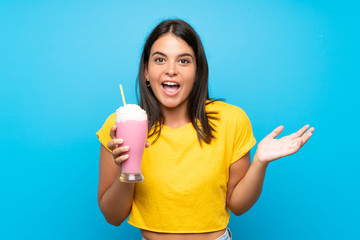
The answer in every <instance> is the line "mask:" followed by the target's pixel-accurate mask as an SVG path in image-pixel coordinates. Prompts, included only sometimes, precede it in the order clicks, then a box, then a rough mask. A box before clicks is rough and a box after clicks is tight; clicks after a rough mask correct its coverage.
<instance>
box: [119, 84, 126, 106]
mask: <svg viewBox="0 0 360 240" xmlns="http://www.w3.org/2000/svg"><path fill="white" fill-rule="evenodd" d="M120 92H121V97H122V100H123V103H124V106H125V105H126V102H125V95H124V91H123V88H122V85H121V84H120Z"/></svg>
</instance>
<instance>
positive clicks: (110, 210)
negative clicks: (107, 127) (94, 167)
mask: <svg viewBox="0 0 360 240" xmlns="http://www.w3.org/2000/svg"><path fill="white" fill-rule="evenodd" d="M115 131H116V126H114V127H113V128H111V133H110V135H111V137H112V140H111V141H109V143H108V144H107V146H108V148H109V149H112V151H113V152H112V153H110V152H109V151H108V150H107V149H106V148H105V147H104V146H103V145H101V147H100V167H99V168H100V172H99V186H98V203H99V206H100V210H101V212H102V213H103V215H104V217H105V219H106V221H107V222H108V223H110V224H112V225H115V226H119V225H120V224H121V223H122V222H123V221H124V220H125V219H126V218H127V216H128V215H129V213H130V210H131V206H132V202H133V195H134V189H135V183H122V182H120V181H119V177H120V173H121V167H120V166H121V163H122V162H123V161H125V160H126V159H127V156H126V155H124V154H125V153H126V151H127V149H126V147H125V146H120V147H117V146H118V145H120V144H121V143H122V139H116V138H114V135H115Z"/></svg>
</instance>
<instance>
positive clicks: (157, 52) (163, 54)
mask: <svg viewBox="0 0 360 240" xmlns="http://www.w3.org/2000/svg"><path fill="white" fill-rule="evenodd" d="M155 54H159V55H161V56H164V57H167V56H166V54H165V53H162V52H159V51H156V52H154V53H153V54H152V55H151V57H153V56H154V55H155ZM185 56H189V57H191V58H194V57H193V55H191V54H190V53H182V54H179V55H178V57H185Z"/></svg>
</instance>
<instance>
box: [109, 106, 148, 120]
mask: <svg viewBox="0 0 360 240" xmlns="http://www.w3.org/2000/svg"><path fill="white" fill-rule="evenodd" d="M128 120H135V121H145V120H147V115H146V112H145V110H143V109H142V108H141V107H140V106H139V105H136V104H126V105H125V106H123V107H119V108H118V109H117V110H116V118H115V122H117V123H118V122H125V121H128Z"/></svg>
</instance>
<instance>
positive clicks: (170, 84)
mask: <svg viewBox="0 0 360 240" xmlns="http://www.w3.org/2000/svg"><path fill="white" fill-rule="evenodd" d="M163 84H165V85H169V86H175V85H179V84H177V83H174V82H163Z"/></svg>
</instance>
